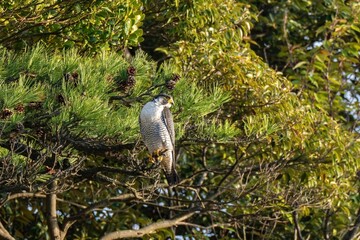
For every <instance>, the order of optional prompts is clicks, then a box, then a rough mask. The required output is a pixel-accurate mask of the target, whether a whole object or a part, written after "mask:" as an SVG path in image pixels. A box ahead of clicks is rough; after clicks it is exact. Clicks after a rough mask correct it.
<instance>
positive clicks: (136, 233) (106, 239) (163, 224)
mask: <svg viewBox="0 0 360 240" xmlns="http://www.w3.org/2000/svg"><path fill="white" fill-rule="evenodd" d="M194 213H195V212H190V213H186V214H184V215H181V216H180V217H177V218H174V219H169V220H163V221H159V222H155V223H152V224H150V225H147V226H146V227H143V228H140V229H139V230H120V231H115V232H111V233H108V234H106V235H105V236H103V237H102V238H101V240H112V239H121V238H138V237H142V236H144V235H146V234H151V233H153V232H155V231H157V230H159V229H163V228H169V227H173V226H177V225H186V224H187V223H186V222H183V221H185V220H186V219H188V218H190V217H191V216H192V215H194Z"/></svg>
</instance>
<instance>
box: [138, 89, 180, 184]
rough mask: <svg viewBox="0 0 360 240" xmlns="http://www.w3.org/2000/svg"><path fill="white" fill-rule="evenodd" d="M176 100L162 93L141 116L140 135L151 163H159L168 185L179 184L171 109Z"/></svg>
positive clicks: (145, 108)
mask: <svg viewBox="0 0 360 240" xmlns="http://www.w3.org/2000/svg"><path fill="white" fill-rule="evenodd" d="M173 105H174V100H173V98H172V97H171V96H170V95H167V94H164V93H161V94H159V95H157V96H155V97H154V98H153V99H152V100H151V101H149V102H147V103H146V104H145V105H144V106H143V108H142V109H141V112H140V116H139V124H140V133H141V136H142V139H143V141H144V143H145V145H146V147H147V149H148V151H149V153H150V154H149V157H150V161H152V162H155V161H159V162H160V165H161V166H162V168H163V170H164V173H165V177H166V179H167V182H168V184H169V185H170V186H171V185H174V184H177V183H179V176H178V174H177V172H176V169H175V167H176V158H175V129H174V121H173V117H172V114H171V112H170V107H171V106H173Z"/></svg>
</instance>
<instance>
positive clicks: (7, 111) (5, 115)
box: [0, 108, 13, 119]
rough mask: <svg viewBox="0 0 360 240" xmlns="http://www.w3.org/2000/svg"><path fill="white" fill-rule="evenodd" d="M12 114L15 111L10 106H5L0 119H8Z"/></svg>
mask: <svg viewBox="0 0 360 240" xmlns="http://www.w3.org/2000/svg"><path fill="white" fill-rule="evenodd" d="M11 115H13V112H12V111H11V110H10V109H8V108H4V109H3V110H2V111H1V112H0V119H7V118H8V117H10V116H11Z"/></svg>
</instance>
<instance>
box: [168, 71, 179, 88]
mask: <svg viewBox="0 0 360 240" xmlns="http://www.w3.org/2000/svg"><path fill="white" fill-rule="evenodd" d="M179 80H180V76H179V75H177V74H173V76H172V78H171V79H170V80H168V81H166V83H165V87H166V88H167V89H169V90H174V88H175V85H176V83H177V82H178V81H179Z"/></svg>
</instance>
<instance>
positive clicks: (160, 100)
mask: <svg viewBox="0 0 360 240" xmlns="http://www.w3.org/2000/svg"><path fill="white" fill-rule="evenodd" d="M154 102H155V104H157V105H162V106H164V107H167V108H170V107H171V106H172V105H174V100H173V98H172V97H171V96H170V95H167V94H165V93H161V94H159V95H157V96H155V97H154Z"/></svg>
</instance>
